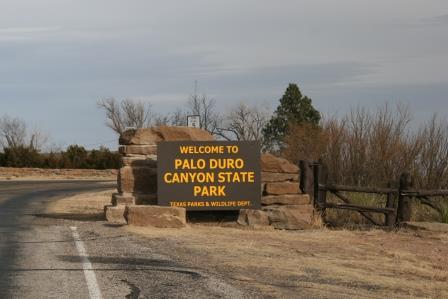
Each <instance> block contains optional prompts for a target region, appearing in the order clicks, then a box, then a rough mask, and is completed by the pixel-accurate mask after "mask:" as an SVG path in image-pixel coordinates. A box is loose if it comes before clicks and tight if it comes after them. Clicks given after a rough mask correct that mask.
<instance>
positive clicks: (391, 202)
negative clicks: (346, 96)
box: [299, 161, 448, 226]
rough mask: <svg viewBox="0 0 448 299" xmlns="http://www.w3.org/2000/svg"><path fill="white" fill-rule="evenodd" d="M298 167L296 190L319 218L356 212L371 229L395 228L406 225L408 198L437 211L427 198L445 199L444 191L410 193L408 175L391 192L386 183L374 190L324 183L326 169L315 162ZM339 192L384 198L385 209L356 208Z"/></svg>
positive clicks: (447, 191) (418, 190)
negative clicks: (378, 216) (308, 199)
mask: <svg viewBox="0 0 448 299" xmlns="http://www.w3.org/2000/svg"><path fill="white" fill-rule="evenodd" d="M299 167H300V188H301V190H302V192H304V193H307V194H309V195H310V196H311V198H313V199H314V207H315V209H316V210H317V211H318V212H320V213H321V214H322V215H323V217H325V210H326V209H327V208H328V209H343V210H352V211H356V212H358V213H359V214H360V215H362V216H363V217H365V218H366V219H367V220H368V221H369V222H370V223H372V224H374V225H378V226H398V225H400V223H402V222H406V221H410V218H411V202H410V201H411V199H412V198H415V199H417V200H419V201H420V202H421V203H422V204H425V205H427V206H429V207H431V208H434V209H436V210H438V211H439V208H438V207H437V206H436V205H434V203H433V202H432V201H431V200H430V197H448V190H421V189H412V183H411V182H412V180H411V176H410V175H409V174H408V173H403V174H402V175H401V176H400V178H399V184H398V187H397V188H392V187H391V186H392V184H390V183H389V185H388V187H387V188H376V187H360V186H346V185H338V184H329V183H327V180H328V172H327V169H326V167H325V165H323V164H322V163H319V162H308V161H300V163H299ZM328 192H330V193H331V194H333V195H335V197H336V198H337V199H339V200H340V201H342V203H332V202H327V193H328ZM342 192H349V193H367V194H379V195H386V196H387V197H386V205H385V207H369V206H363V205H356V204H354V203H353V201H352V200H351V199H350V198H349V197H348V196H347V195H345V194H344V193H342ZM395 199H396V200H395ZM370 213H380V214H384V215H385V222H384V223H378V221H377V220H375V219H374V218H373V217H372V216H371V215H370Z"/></svg>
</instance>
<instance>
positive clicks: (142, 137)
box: [105, 126, 214, 227]
mask: <svg viewBox="0 0 448 299" xmlns="http://www.w3.org/2000/svg"><path fill="white" fill-rule="evenodd" d="M212 140H214V138H213V136H212V135H211V134H210V133H208V132H206V131H203V130H200V129H195V128H188V127H166V126H161V127H155V128H149V129H139V130H128V131H126V132H125V133H124V134H123V135H122V136H121V137H120V140H119V144H120V148H119V151H120V153H121V155H122V159H121V160H122V161H121V162H122V163H121V164H122V167H121V168H120V170H119V171H118V177H117V191H118V193H115V194H113V195H112V202H111V203H112V205H110V206H106V207H105V214H106V219H107V220H108V221H109V222H113V223H119V224H126V223H128V222H129V223H131V222H132V223H133V224H134V225H138V223H140V224H141V225H152V226H156V227H167V226H174V227H179V223H180V222H182V223H184V224H185V210H184V209H181V208H170V207H158V206H155V205H157V143H158V142H160V141H212ZM142 205H145V206H142ZM182 211H183V212H182ZM142 213H146V214H147V215H154V213H155V214H159V215H161V217H146V218H147V219H146V220H145V221H143V219H145V217H142V216H141V215H142ZM134 215H135V217H134ZM182 215H183V216H182ZM128 216H129V217H128ZM129 218H132V219H129ZM167 219H168V220H167Z"/></svg>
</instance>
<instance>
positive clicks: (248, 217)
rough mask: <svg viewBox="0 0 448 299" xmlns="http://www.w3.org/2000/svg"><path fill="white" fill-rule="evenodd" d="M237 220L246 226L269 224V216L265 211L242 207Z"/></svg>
mask: <svg viewBox="0 0 448 299" xmlns="http://www.w3.org/2000/svg"><path fill="white" fill-rule="evenodd" d="M237 222H238V224H240V225H245V226H268V225H269V218H268V214H267V213H266V212H264V211H260V210H249V209H241V210H240V212H239V216H238V220H237Z"/></svg>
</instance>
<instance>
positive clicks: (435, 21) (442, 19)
mask: <svg viewBox="0 0 448 299" xmlns="http://www.w3.org/2000/svg"><path fill="white" fill-rule="evenodd" d="M423 21H424V23H426V24H432V25H448V14H445V15H439V16H435V17H432V18H427V19H424V20H423Z"/></svg>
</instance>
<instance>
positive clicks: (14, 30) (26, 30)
mask: <svg viewBox="0 0 448 299" xmlns="http://www.w3.org/2000/svg"><path fill="white" fill-rule="evenodd" d="M58 30H60V27H7V28H0V35H1V34H35V33H44V32H54V31H58Z"/></svg>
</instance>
